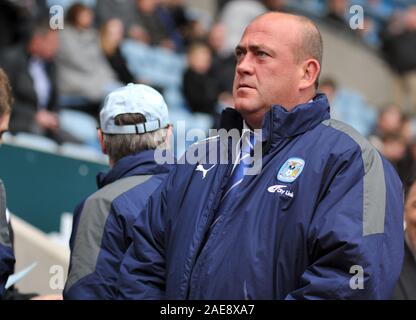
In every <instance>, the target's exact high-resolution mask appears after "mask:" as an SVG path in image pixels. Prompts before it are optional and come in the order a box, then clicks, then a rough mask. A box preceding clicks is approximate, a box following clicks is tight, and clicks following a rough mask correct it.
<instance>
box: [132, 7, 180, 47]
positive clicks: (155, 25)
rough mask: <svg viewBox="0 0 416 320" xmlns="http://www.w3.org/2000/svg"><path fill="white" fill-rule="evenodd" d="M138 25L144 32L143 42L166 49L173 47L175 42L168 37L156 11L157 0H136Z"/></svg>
mask: <svg viewBox="0 0 416 320" xmlns="http://www.w3.org/2000/svg"><path fill="white" fill-rule="evenodd" d="M136 5H137V9H138V15H139V23H140V26H141V27H142V28H143V30H144V31H145V33H146V38H147V39H146V38H145V39H146V40H147V41H145V42H147V43H149V44H150V45H158V46H161V47H164V48H167V49H172V50H173V49H175V43H174V42H173V41H172V40H171V39H170V35H169V32H170V30H167V29H166V27H165V25H164V23H163V21H162V19H161V16H160V12H158V9H159V7H158V5H159V1H158V0H136Z"/></svg>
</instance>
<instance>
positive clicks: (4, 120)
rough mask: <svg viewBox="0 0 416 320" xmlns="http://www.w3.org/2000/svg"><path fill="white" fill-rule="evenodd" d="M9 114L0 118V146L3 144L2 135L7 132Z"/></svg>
mask: <svg viewBox="0 0 416 320" xmlns="http://www.w3.org/2000/svg"><path fill="white" fill-rule="evenodd" d="M9 121H10V113H6V114H5V115H3V116H1V117H0V144H1V143H2V142H3V140H2V139H3V134H4V133H5V132H7V131H8V130H9Z"/></svg>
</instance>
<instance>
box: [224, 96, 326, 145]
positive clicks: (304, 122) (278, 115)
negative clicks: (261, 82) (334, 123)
mask: <svg viewBox="0 0 416 320" xmlns="http://www.w3.org/2000/svg"><path fill="white" fill-rule="evenodd" d="M329 118H330V116H329V102H328V99H327V98H326V96H325V94H322V93H320V94H317V95H316V96H315V97H314V99H313V101H311V102H308V103H303V104H299V105H297V106H296V107H295V108H294V109H292V110H291V111H287V110H286V109H285V108H283V107H282V106H280V105H274V106H272V107H271V109H270V110H269V111H268V112H267V113H266V114H265V116H264V119H263V125H262V135H263V142H265V143H266V145H271V144H273V143H274V142H277V141H279V140H281V139H284V138H291V137H294V136H297V135H299V134H302V133H304V132H306V131H309V130H311V129H313V128H314V127H316V126H317V125H318V124H319V123H321V122H322V121H324V120H327V119H329ZM221 127H222V128H224V129H226V130H231V129H233V128H237V129H238V130H240V132H241V131H242V129H243V118H242V116H241V115H240V114H239V113H238V112H237V111H236V110H235V109H232V108H227V109H225V110H224V111H223V114H222V117H221Z"/></svg>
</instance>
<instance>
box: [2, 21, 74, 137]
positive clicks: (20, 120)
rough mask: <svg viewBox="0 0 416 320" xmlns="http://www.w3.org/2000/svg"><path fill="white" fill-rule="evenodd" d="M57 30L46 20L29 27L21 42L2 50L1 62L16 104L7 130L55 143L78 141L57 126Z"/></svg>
mask: <svg viewBox="0 0 416 320" xmlns="http://www.w3.org/2000/svg"><path fill="white" fill-rule="evenodd" d="M58 45H59V41H58V33H57V32H55V31H53V30H51V29H50V28H49V23H48V21H47V20H45V21H44V20H42V21H41V22H38V23H37V24H36V25H35V26H34V27H33V28H32V36H31V37H29V40H28V42H27V43H26V44H24V45H17V46H15V47H13V48H10V49H8V50H5V51H4V52H3V53H2V56H1V58H0V66H2V67H3V68H4V70H5V71H6V73H7V74H8V76H9V79H10V83H11V86H12V88H13V96H14V99H15V104H14V108H13V113H12V117H11V123H10V131H11V132H12V133H16V132H29V133H35V134H41V135H45V136H47V137H49V138H52V139H54V140H56V141H57V142H58V143H62V142H65V141H71V142H78V140H76V139H75V138H73V137H72V136H71V135H70V134H68V133H67V132H65V131H64V130H62V129H61V128H60V124H59V120H58V115H57V111H58V91H57V85H56V69H55V64H54V61H53V58H54V56H55V54H56V52H57V50H58Z"/></svg>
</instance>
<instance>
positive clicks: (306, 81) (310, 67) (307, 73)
mask: <svg viewBox="0 0 416 320" xmlns="http://www.w3.org/2000/svg"><path fill="white" fill-rule="evenodd" d="M320 71H321V66H320V64H319V62H318V61H317V60H316V59H308V60H306V61H304V62H303V63H302V78H301V81H300V86H299V89H300V90H305V89H308V88H309V87H314V86H315V82H316V80H317V78H318V76H319V72H320Z"/></svg>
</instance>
